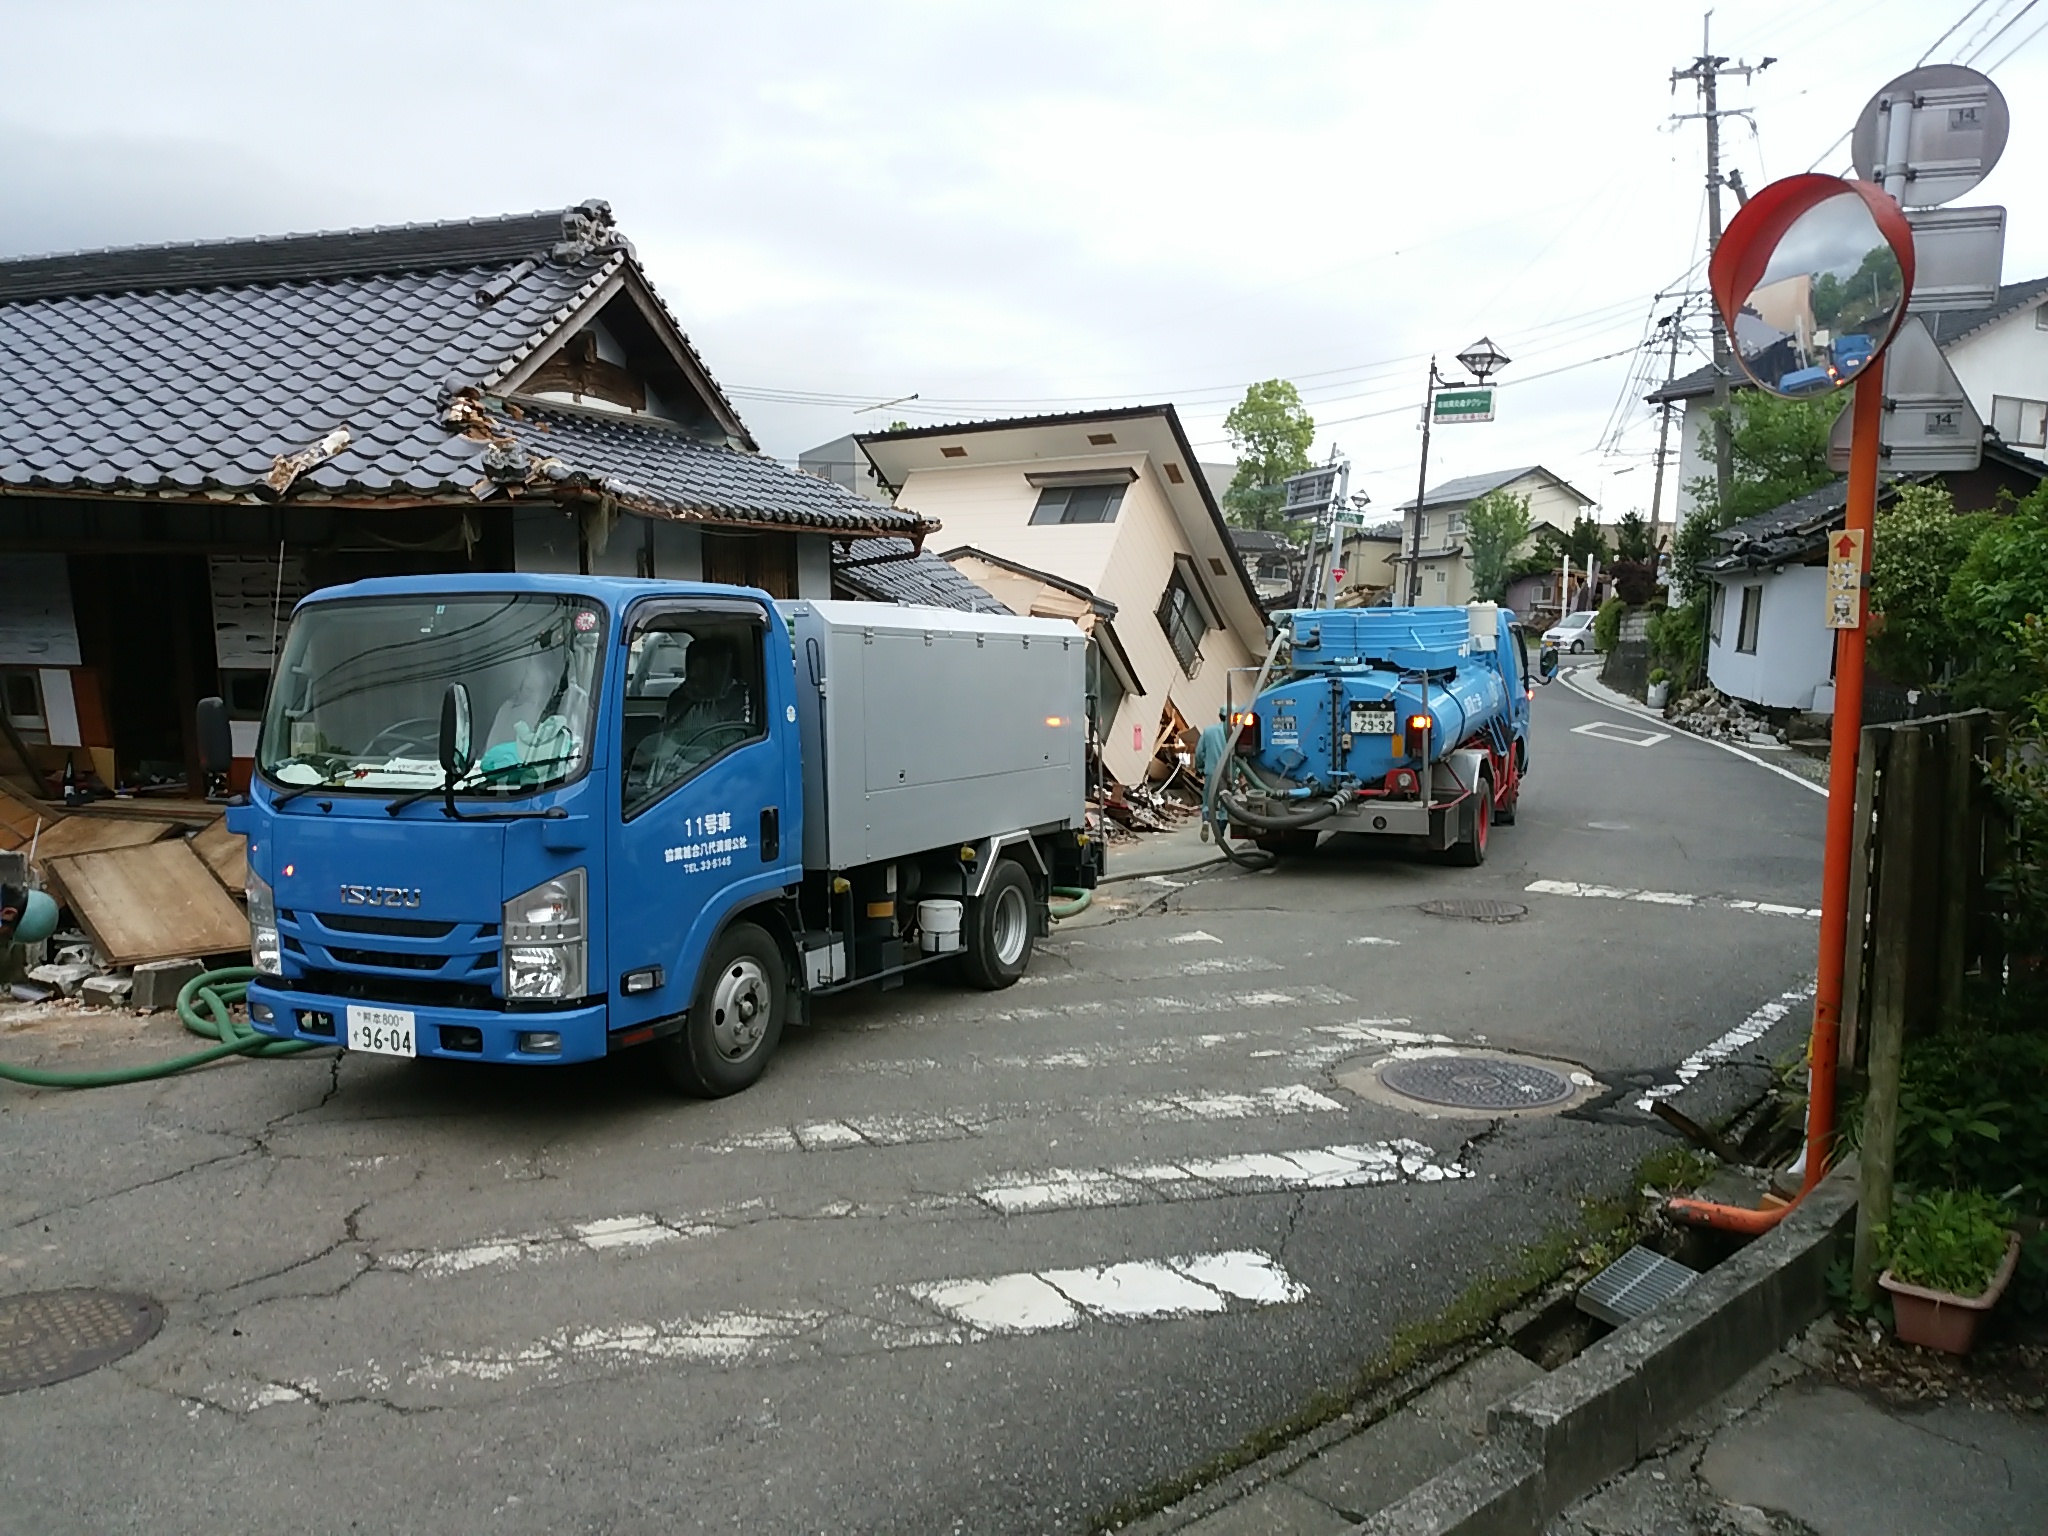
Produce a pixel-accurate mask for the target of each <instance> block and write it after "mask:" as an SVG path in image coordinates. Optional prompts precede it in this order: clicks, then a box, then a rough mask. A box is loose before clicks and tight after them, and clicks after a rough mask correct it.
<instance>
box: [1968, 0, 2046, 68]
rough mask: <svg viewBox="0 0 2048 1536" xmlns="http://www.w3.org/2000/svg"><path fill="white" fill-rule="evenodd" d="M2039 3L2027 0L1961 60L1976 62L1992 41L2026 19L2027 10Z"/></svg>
mask: <svg viewBox="0 0 2048 1536" xmlns="http://www.w3.org/2000/svg"><path fill="white" fill-rule="evenodd" d="M2040 3H2041V0H2027V3H2026V4H2025V5H2023V6H2021V7H2020V8H2019V9H2018V10H2017V11H2015V12H2013V15H2012V20H2010V21H2008V22H2007V23H2006V24H2005V25H2004V26H2002V27H2000V28H1999V29H1998V30H1997V31H1996V32H1994V33H1992V34H1991V35H1990V36H1989V37H1987V38H1985V39H1984V46H1983V47H1981V48H1979V49H1978V50H1977V51H1976V52H1975V53H1973V54H1971V55H1970V56H1969V58H1967V59H1965V60H1964V61H1963V62H1964V63H1966V64H1974V63H1976V62H1977V60H1979V59H1981V58H1983V57H1984V55H1985V54H1987V53H1989V52H1990V51H1991V45H1992V44H1993V43H1995V42H1997V41H1998V40H1999V39H2000V38H2001V37H2003V36H2005V34H2006V33H2008V32H2010V31H2011V30H2012V29H2013V28H2014V27H2016V26H2018V25H2019V24H2020V23H2021V22H2022V21H2024V20H2026V16H2027V12H2029V11H2031V10H2032V9H2033V8H2034V7H2035V6H2037V5H2039V4H2040Z"/></svg>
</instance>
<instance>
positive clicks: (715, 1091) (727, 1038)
mask: <svg viewBox="0 0 2048 1536" xmlns="http://www.w3.org/2000/svg"><path fill="white" fill-rule="evenodd" d="M788 995H789V974H788V971H787V970H786V969H785V967H784V966H783V963H782V950H781V949H780V948H779V947H778V946H777V944H776V942H775V940H774V939H772V938H771V937H769V935H768V934H767V933H766V932H764V931H763V930H762V929H760V928H758V927H756V926H755V925H754V924H752V923H734V924H733V925H732V926H731V927H730V928H728V929H726V930H725V932H724V933H722V934H720V935H719V937H718V942H717V943H716V944H714V945H712V946H711V953H710V954H708V955H706V956H705V957H704V971H703V976H702V978H701V979H700V980H699V981H698V983H697V1000H696V1002H695V1003H694V1004H693V1005H692V1007H691V1009H690V1016H689V1018H688V1020H687V1021H686V1022H685V1023H684V1025H683V1029H682V1033H680V1034H676V1035H670V1036H668V1037H667V1038H666V1039H663V1040H660V1041H657V1042H656V1043H655V1046H654V1050H655V1052H656V1055H657V1057H658V1059H659V1060H660V1062H661V1070H662V1071H663V1073H664V1074H666V1075H667V1077H668V1080H669V1081H670V1082H671V1083H673V1084H675V1086H676V1087H678V1088H680V1089H682V1090H683V1092H685V1093H693V1094H696V1095H698V1096H699V1097H700V1098H706V1099H721V1098H724V1097H725V1096H726V1095H727V1094H729V1093H738V1092H739V1091H740V1090H741V1089H742V1088H751V1087H752V1086H753V1085H754V1084H755V1083H756V1082H757V1081H759V1079H760V1076H761V1073H762V1072H763V1071H764V1070H766V1068H767V1066H768V1058H769V1057H770V1056H773V1055H774V1054H775V1047H776V1046H777V1045H778V1044H780V1043H781V1040H782V1018H783V1014H784V1013H785V1012H786V1011H787V1007H788Z"/></svg>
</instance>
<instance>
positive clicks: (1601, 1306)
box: [1579, 1246, 1700, 1328]
mask: <svg viewBox="0 0 2048 1536" xmlns="http://www.w3.org/2000/svg"><path fill="white" fill-rule="evenodd" d="M1699 1277H1700V1275H1699V1271H1698V1270H1696V1269H1687V1268H1686V1267H1685V1266H1684V1265H1683V1264H1681V1263H1679V1262H1678V1261H1677V1260H1676V1259H1667V1258H1665V1257H1664V1255H1663V1254H1661V1253H1657V1252H1654V1251H1652V1250H1651V1249H1648V1248H1644V1247H1641V1246H1637V1247H1634V1248H1631V1249H1629V1251H1628V1252H1627V1253H1624V1254H1623V1255H1622V1256H1621V1257H1620V1258H1618V1259H1616V1260H1615V1261H1614V1262H1613V1263H1612V1264H1610V1265H1608V1266H1607V1267H1606V1268H1605V1269H1603V1270H1601V1271H1600V1273H1599V1274H1597V1275H1595V1276H1594V1277H1593V1278H1592V1279H1591V1280H1588V1281H1587V1282H1586V1283H1585V1285H1584V1286H1583V1287H1582V1288H1581V1289H1580V1291H1579V1310H1580V1311H1581V1312H1586V1313H1589V1314H1591V1315H1592V1316H1594V1317H1597V1318H1599V1319H1600V1321H1601V1322H1603V1323H1612V1324H1614V1326H1615V1327H1617V1328H1619V1327H1620V1326H1621V1325H1622V1324H1623V1323H1632V1322H1634V1321H1635V1320H1636V1319H1637V1318H1639V1317H1641V1316H1642V1315H1643V1314H1644V1313H1645V1312H1647V1311H1649V1310H1650V1308H1652V1307H1654V1306H1656V1305H1657V1304H1658V1303H1659V1302H1664V1301H1669V1300H1670V1299H1671V1298H1672V1297H1674V1296H1676V1295H1677V1294H1678V1293H1679V1292H1680V1291H1682V1290H1684V1289H1685V1288H1686V1287H1687V1286H1688V1285H1691V1284H1692V1283H1693V1281H1695V1280H1697V1279H1699Z"/></svg>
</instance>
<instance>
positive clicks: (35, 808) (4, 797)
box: [0, 787, 63, 852]
mask: <svg viewBox="0 0 2048 1536" xmlns="http://www.w3.org/2000/svg"><path fill="white" fill-rule="evenodd" d="M62 814H63V813H62V812H60V811H53V810H51V809H50V808H49V807H48V806H46V805H41V804H38V803H37V802H36V801H33V800H30V799H28V798H27V797H25V796H23V795H19V794H15V793H13V792H11V791H10V790H8V789H7V788H4V787H0V850H5V851H9V852H11V851H12V850H14V849H16V848H26V847H27V846H28V845H29V840H30V839H31V838H33V837H34V836H35V833H36V823H37V822H38V821H41V822H42V824H43V831H44V832H48V831H49V830H50V828H51V827H52V826H54V825H56V823H57V822H58V821H59V820H60V819H62Z"/></svg>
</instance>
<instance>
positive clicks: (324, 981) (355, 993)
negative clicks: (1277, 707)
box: [200, 575, 1099, 1094]
mask: <svg viewBox="0 0 2048 1536" xmlns="http://www.w3.org/2000/svg"><path fill="white" fill-rule="evenodd" d="M1086 644H1087V642H1086V639H1085V637H1084V636H1082V635H1081V633H1080V632H1079V631H1078V630H1076V629H1075V628H1074V627H1073V626H1072V625H1070V624H1067V623H1065V622H1064V621H1059V620H1048V619H1029V618H1012V617H1008V616H989V615H982V614H965V613H956V612H952V611H949V610H941V609H924V608H911V607H895V606H892V605H888V604H879V603H851V602H825V601H800V602H783V603H777V602H776V601H775V600H774V599H772V598H770V597H769V596H768V595H767V594H766V593H763V592H758V591H753V590H750V589H746V588H738V587H729V586H712V585H705V584H685V583H676V582H657V581H631V580H621V579H609V578H601V577H574V576H509V575H479V576H434V577H403V578H389V579H380V580H374V581H362V582H357V583H355V584H353V585H349V586H342V587H334V588H329V589H326V590H324V591H321V592H319V593H316V594H314V595H313V596H312V597H309V598H307V599H306V600H305V601H304V602H302V603H301V604H300V605H299V606H298V608H297V610H296V611H295V613H294V614H293V617H292V621H291V628H290V630H289V632H288V634H287V637H286V639H285V643H284V647H283V650H282V653H281V655H280V657H279V661H278V668H277V671H276V674H275V676H274V677H273V679H272V681H271V687H270V693H269V698H268V701H267V703H266V705H265V712H264V718H263V723H262V727H261V732H260V736H259V739H258V744H257V748H256V763H255V768H254V772H253V774H252V778H251V782H250V788H249V793H248V796H247V798H246V801H244V802H243V803H240V804H237V805H234V806H232V807H231V809H230V811H229V825H230V826H231V827H232V828H233V829H234V830H235V831H238V832H240V833H242V834H243V835H244V836H245V837H246V838H247V839H248V856H249V883H248V907H249V924H250V947H251V952H252V960H253V964H254V965H255V968H256V971H257V976H256V979H255V980H254V981H253V982H252V983H251V985H250V987H249V993H248V1002H249V1012H250V1022H251V1023H252V1024H253V1026H254V1027H255V1028H256V1029H257V1030H259V1031H261V1032H262V1033H264V1034H267V1035H272V1036H275V1037H277V1038H280V1039H294V1040H312V1041H320V1042H325V1043H332V1044H337V1045H345V1046H347V1047H348V1048H350V1049H352V1050H360V1051H370V1052H377V1053H382V1054H387V1055H393V1056H404V1057H410V1056H432V1057H445V1058H450V1059H455V1060H471V1061H479V1060H480V1061H494V1062H521V1063H529V1064H546V1063H559V1062H570V1061H582V1060H588V1059H590V1058H593V1057H598V1056H603V1055H605V1054H607V1053H609V1052H613V1051H618V1050H620V1049H623V1048H628V1047H633V1046H641V1045H645V1046H648V1047H650V1048H651V1051H652V1054H653V1055H654V1057H655V1058H656V1059H657V1060H658V1061H659V1062H660V1064H661V1066H662V1068H663V1069H664V1070H665V1071H666V1073H667V1074H668V1076H669V1077H670V1078H671V1079H672V1080H673V1081H674V1082H675V1083H676V1084H677V1085H678V1086H679V1087H682V1088H684V1089H686V1090H689V1091H692V1092H697V1093H703V1094H723V1093H731V1092H733V1091H735V1090H738V1089H741V1088H744V1087H746V1086H748V1085H749V1084H750V1083H752V1082H753V1081H754V1080H755V1079H756V1078H758V1077H759V1076H760V1073H761V1071H762V1069H763V1067H764V1066H765V1064H766V1062H767V1060H768V1058H769V1056H770V1055H771V1054H772V1053H773V1052H774V1050H775V1047H776V1043H777V1041H778V1040H779V1039H780V1037H781V1033H782V1029H783V1026H784V1024H785V1022H787V1021H788V1020H789V1019H790V1018H792V1017H793V1016H796V1015H798V1014H800V1012H801V1010H803V1009H804V1008H805V1007H806V1006H807V1003H808V1000H809V999H810V998H813V997H817V996H820V995H822V994H825V993H830V992H833V991H837V990H840V989H842V988H846V987H852V986H858V985H861V984H863V983H868V982H880V983H881V984H883V985H885V986H887V985H893V984H898V983H900V980H901V978H902V977H903V975H904V974H905V973H906V972H908V971H910V970H913V969H916V968H918V967H921V966H927V965H943V966H947V967H949V968H951V969H952V970H954V971H955V972H957V973H958V974H959V975H960V976H961V977H962V978H963V979H964V980H966V981H967V982H969V983H971V984H973V985H975V986H979V987H985V988H998V987H1003V986H1007V985H1009V984H1010V983H1011V982H1014V981H1015V980H1016V979H1017V978H1018V977H1019V976H1020V975H1022V974H1023V972H1024V970H1025V968H1026V966H1028V965H1029V963H1030V960H1031V955H1032V950H1033V946H1034V944H1035V942H1036V940H1037V939H1038V938H1039V937H1040V936H1041V935H1043V934H1044V933H1045V932H1046V931H1047V926H1048V921H1049V919H1048V904H1049V899H1050V896H1051V892H1052V890H1053V888H1054V887H1055V886H1058V887H1079V888H1086V887H1089V886H1092V885H1093V884H1094V883H1095V879H1096V876H1097V874H1098V872H1099V845H1097V844H1094V843H1092V842H1091V841H1090V839H1089V838H1088V836H1087V835H1086V832H1085V823H1084V820H1083V799H1084V793H1083V786H1084V775H1085V766H1086V744H1085V736H1084V725H1083V720H1084V699H1083V689H1084V686H1085V685H1084V681H1083V679H1084V676H1085V659H1086V656H1085V647H1086ZM201 715H202V720H201V731H200V734H201V738H202V741H204V742H206V743H207V746H206V748H205V750H206V755H207V756H208V757H209V759H210V760H211V761H210V766H214V767H216V768H219V767H222V766H224V765H225V757H226V737H227V726H226V719H225V712H224V710H223V709H222V708H221V707H220V705H219V701H217V700H208V701H206V703H205V704H203V705H202V706H201Z"/></svg>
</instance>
